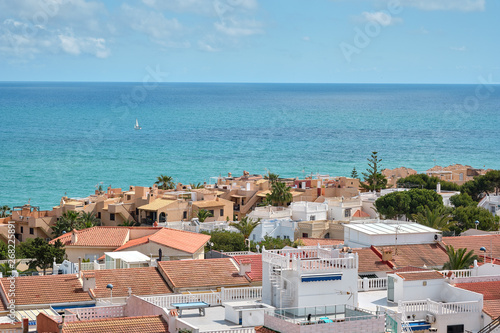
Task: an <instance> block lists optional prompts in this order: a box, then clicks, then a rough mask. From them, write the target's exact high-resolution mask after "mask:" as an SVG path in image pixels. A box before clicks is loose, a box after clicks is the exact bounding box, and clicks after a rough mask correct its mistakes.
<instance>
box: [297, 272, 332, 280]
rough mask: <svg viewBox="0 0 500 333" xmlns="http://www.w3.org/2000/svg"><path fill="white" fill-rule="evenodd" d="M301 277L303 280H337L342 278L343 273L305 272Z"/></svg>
mask: <svg viewBox="0 0 500 333" xmlns="http://www.w3.org/2000/svg"><path fill="white" fill-rule="evenodd" d="M300 278H301V281H302V282H319V281H335V280H342V273H330V274H304V275H302V276H301V277H300Z"/></svg>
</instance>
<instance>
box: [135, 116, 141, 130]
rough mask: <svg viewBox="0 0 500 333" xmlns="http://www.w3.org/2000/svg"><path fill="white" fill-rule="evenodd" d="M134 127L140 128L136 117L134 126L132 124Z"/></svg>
mask: <svg viewBox="0 0 500 333" xmlns="http://www.w3.org/2000/svg"><path fill="white" fill-rule="evenodd" d="M134 129H136V130H140V129H142V127H141V126H139V122H138V121H137V118H135V126H134Z"/></svg>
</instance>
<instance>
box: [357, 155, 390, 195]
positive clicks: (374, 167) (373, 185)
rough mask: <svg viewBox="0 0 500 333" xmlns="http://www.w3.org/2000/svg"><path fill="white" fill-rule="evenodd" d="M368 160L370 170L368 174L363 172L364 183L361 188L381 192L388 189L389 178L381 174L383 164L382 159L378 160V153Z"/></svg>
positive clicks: (367, 171) (368, 169)
mask: <svg viewBox="0 0 500 333" xmlns="http://www.w3.org/2000/svg"><path fill="white" fill-rule="evenodd" d="M367 160H368V168H367V169H366V172H363V173H362V174H363V177H364V182H363V183H361V187H363V188H364V189H366V190H369V191H380V190H381V189H384V188H386V187H387V178H385V176H384V175H383V174H382V173H381V172H380V170H381V166H380V163H381V162H382V159H381V158H378V153H377V152H376V151H374V152H372V154H371V156H370V158H367Z"/></svg>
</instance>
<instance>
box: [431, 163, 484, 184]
mask: <svg viewBox="0 0 500 333" xmlns="http://www.w3.org/2000/svg"><path fill="white" fill-rule="evenodd" d="M490 170H491V169H488V170H484V169H476V168H473V167H471V166H470V165H461V164H454V165H449V166H447V167H442V166H439V165H436V166H434V167H432V168H430V169H429V170H427V171H426V172H425V173H426V174H427V175H428V176H430V177H438V178H439V179H441V180H445V181H448V182H452V183H455V184H458V185H463V184H464V183H465V182H468V181H470V180H473V179H474V177H476V176H480V175H485V174H486V173H487V172H488V171H490Z"/></svg>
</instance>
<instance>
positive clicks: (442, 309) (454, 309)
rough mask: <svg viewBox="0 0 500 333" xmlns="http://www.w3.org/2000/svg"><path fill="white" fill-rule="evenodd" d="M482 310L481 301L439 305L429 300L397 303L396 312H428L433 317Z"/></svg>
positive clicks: (439, 303)
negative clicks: (433, 315)
mask: <svg viewBox="0 0 500 333" xmlns="http://www.w3.org/2000/svg"><path fill="white" fill-rule="evenodd" d="M482 310H483V306H482V302H481V301H465V302H450V303H441V302H434V301H431V300H423V301H405V302H399V304H398V311H399V312H401V313H406V312H413V313H414V312H430V313H432V314H435V315H443V314H459V313H479V312H481V311H482Z"/></svg>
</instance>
